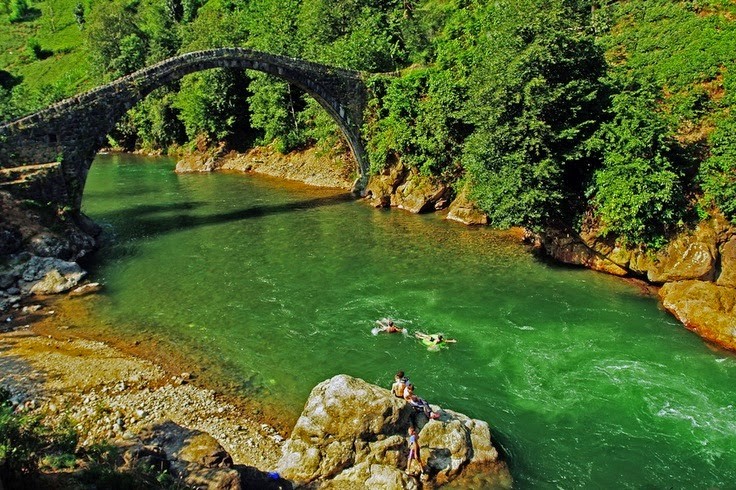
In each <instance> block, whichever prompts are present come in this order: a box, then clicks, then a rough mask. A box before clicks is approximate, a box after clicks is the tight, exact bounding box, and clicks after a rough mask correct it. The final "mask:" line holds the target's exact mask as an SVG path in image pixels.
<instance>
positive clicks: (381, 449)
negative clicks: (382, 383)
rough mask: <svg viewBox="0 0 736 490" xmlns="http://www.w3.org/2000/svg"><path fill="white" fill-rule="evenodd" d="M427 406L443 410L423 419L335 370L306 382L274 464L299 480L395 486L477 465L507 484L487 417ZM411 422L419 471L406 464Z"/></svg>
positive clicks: (431, 481) (429, 482)
mask: <svg viewBox="0 0 736 490" xmlns="http://www.w3.org/2000/svg"><path fill="white" fill-rule="evenodd" d="M433 409H434V410H435V411H437V412H439V413H440V414H441V416H440V418H439V419H437V420H428V419H427V418H426V417H424V415H423V414H415V412H414V409H412V408H411V407H410V406H409V405H408V404H407V403H406V402H405V401H404V400H402V399H398V398H396V397H394V396H393V395H391V393H390V392H389V390H387V389H384V388H381V387H378V386H375V385H372V384H370V383H367V382H365V381H363V380H361V379H358V378H353V377H350V376H347V375H337V376H335V377H333V378H331V379H329V380H326V381H323V382H322V383H320V384H319V385H317V386H316V387H315V388H314V389H313V390H312V393H311V394H310V396H309V399H308V400H307V403H306V405H305V407H304V410H303V411H302V414H301V416H300V417H299V419H298V420H297V423H296V425H295V426H294V430H293V431H292V434H291V437H290V438H289V440H288V441H287V442H286V444H285V445H284V447H283V449H282V456H281V459H280V460H279V463H278V468H277V470H278V472H279V473H280V474H281V476H282V477H284V478H286V479H287V480H291V481H293V482H294V483H295V484H297V485H316V486H318V487H320V488H383V489H401V488H432V487H434V486H436V485H438V484H443V483H446V482H448V481H451V480H453V479H454V478H456V477H458V476H460V475H462V474H464V473H466V472H468V471H473V468H483V471H486V472H488V474H489V481H493V482H494V483H495V484H497V486H498V487H499V488H508V487H510V486H511V477H510V474H509V472H508V469H507V467H506V465H505V464H504V463H503V462H502V461H501V460H500V459H499V455H498V451H496V449H495V448H494V447H493V444H492V443H491V432H490V428H489V427H488V424H487V423H486V422H482V421H480V420H475V419H471V418H469V417H467V416H465V415H462V414H459V413H456V412H453V411H450V410H442V409H441V408H439V407H436V406H435V407H433ZM410 425H415V426H416V427H417V429H418V430H419V443H420V447H421V448H422V458H423V460H424V462H425V464H426V472H425V475H424V476H422V477H421V478H420V477H419V476H418V475H410V474H407V473H406V472H405V469H406V463H407V453H408V448H407V442H406V435H407V431H408V428H409V426H410ZM489 468H490V470H489Z"/></svg>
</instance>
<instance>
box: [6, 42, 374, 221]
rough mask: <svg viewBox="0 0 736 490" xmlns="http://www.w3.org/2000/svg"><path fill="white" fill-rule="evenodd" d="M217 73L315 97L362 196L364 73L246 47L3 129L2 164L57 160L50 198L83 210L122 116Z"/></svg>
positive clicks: (191, 59)
mask: <svg viewBox="0 0 736 490" xmlns="http://www.w3.org/2000/svg"><path fill="white" fill-rule="evenodd" d="M212 68H241V69H249V70H257V71H261V72H264V73H268V74H271V75H274V76H277V77H280V78H282V79H284V80H286V81H287V82H289V83H291V84H293V85H295V86H297V87H299V88H301V89H302V90H304V91H305V92H306V93H308V94H309V95H311V96H312V97H314V98H315V99H316V100H317V102H319V103H320V105H321V106H322V107H323V108H324V109H325V110H326V111H327V112H328V113H329V114H330V115H331V116H332V117H333V118H334V119H335V121H336V122H337V124H338V126H339V128H340V130H341V131H342V133H343V134H344V135H345V138H346V139H347V141H348V144H349V146H350V149H351V151H352V152H353V156H354V157H355V161H356V165H357V170H358V174H359V176H360V177H359V178H358V180H356V182H355V184H354V186H353V191H354V192H357V193H360V192H362V191H363V189H364V188H365V185H366V183H367V178H368V164H367V158H366V155H365V149H364V145H363V140H362V136H361V132H360V128H361V125H362V122H363V120H362V118H363V110H364V108H365V103H366V88H365V84H364V81H363V77H362V74H361V73H360V72H356V71H350V70H344V69H339V68H334V67H330V66H326V65H321V64H319V63H313V62H309V61H304V60H299V59H295V58H289V57H286V56H280V55H274V54H268V53H263V52H259V51H253V50H249V49H244V48H219V49H211V50H206V51H197V52H192V53H186V54H182V55H180V56H176V57H173V58H169V59H167V60H164V61H161V62H160V63H157V64H155V65H152V66H150V67H147V68H144V69H142V70H139V71H137V72H134V73H131V74H130V75H126V76H124V77H122V78H119V79H117V80H115V81H113V82H111V83H109V84H107V85H104V86H101V87H98V88H96V89H93V90H91V91H89V92H86V93H83V94H81V95H78V96H75V97H71V98H69V99H65V100H62V101H61V102H58V103H56V104H54V105H52V106H50V107H48V108H46V109H44V110H41V111H39V112H37V113H35V114H31V115H29V116H26V117H24V118H21V119H18V120H16V121H12V122H9V123H6V124H2V125H0V167H3V168H5V169H7V168H9V167H18V166H21V165H26V164H41V163H47V162H54V161H60V162H61V164H60V166H61V177H62V181H63V186H64V187H65V189H59V190H57V192H52V193H50V194H49V195H54V196H58V197H56V198H55V200H57V201H66V202H59V203H58V204H63V205H67V206H71V207H72V208H73V209H76V210H79V208H80V206H81V201H82V193H83V191H84V185H85V182H86V180H87V172H88V171H89V168H90V166H91V165H92V161H93V160H94V157H95V154H96V153H97V152H98V151H99V149H100V148H102V147H103V146H104V145H105V144H106V140H105V138H106V136H107V134H108V133H109V132H110V131H112V129H113V128H114V126H115V124H116V123H117V122H118V121H119V120H120V119H121V118H122V117H123V115H124V114H125V113H126V112H127V111H128V110H129V109H130V108H131V107H133V106H134V105H135V104H136V103H138V102H139V101H141V100H142V99H143V98H145V97H146V96H147V95H148V94H150V93H151V92H152V91H154V90H155V89H157V88H159V87H161V86H164V85H168V84H170V83H173V82H175V81H178V80H180V79H181V78H182V77H184V76H185V75H188V74H190V73H194V72H198V71H202V70H208V69H212ZM50 185H52V184H50ZM57 185H58V184H57ZM59 191H60V192H59Z"/></svg>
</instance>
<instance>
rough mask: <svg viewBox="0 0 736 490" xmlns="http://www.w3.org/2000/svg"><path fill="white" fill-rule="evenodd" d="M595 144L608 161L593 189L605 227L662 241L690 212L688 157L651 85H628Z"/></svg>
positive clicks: (631, 238) (634, 238)
mask: <svg viewBox="0 0 736 490" xmlns="http://www.w3.org/2000/svg"><path fill="white" fill-rule="evenodd" d="M611 112H612V114H613V117H612V119H611V120H610V121H609V122H607V123H605V124H604V125H603V126H602V127H601V129H600V131H599V132H598V134H597V137H596V139H594V140H593V141H592V142H591V146H592V147H593V148H594V149H595V150H596V151H599V152H601V153H602V155H603V166H602V168H601V169H599V170H598V171H597V172H596V174H595V181H594V183H593V186H592V188H591V190H590V194H591V195H592V200H593V203H594V205H595V210H596V214H597V216H598V217H599V219H600V221H601V224H602V225H603V231H604V232H609V233H613V234H615V235H617V236H621V237H622V238H623V239H624V240H625V241H627V242H630V243H634V244H647V245H653V246H659V245H661V244H663V243H664V240H665V237H666V234H667V232H668V231H671V230H673V229H674V227H675V226H676V225H677V224H678V223H680V222H681V221H682V220H683V218H684V217H685V211H686V209H687V202H686V200H685V188H684V175H683V170H682V169H683V163H682V162H683V157H682V152H681V149H680V147H679V145H678V144H677V142H676V140H675V139H674V137H673V133H672V130H671V129H670V125H669V123H668V121H667V119H666V117H665V116H664V115H663V114H662V113H661V112H660V111H659V110H658V101H657V99H656V97H655V94H654V93H653V91H652V89H651V88H642V89H639V90H633V89H629V90H623V91H621V92H620V93H619V94H617V95H616V96H614V98H613V104H612V107H611Z"/></svg>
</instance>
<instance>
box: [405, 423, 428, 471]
mask: <svg viewBox="0 0 736 490" xmlns="http://www.w3.org/2000/svg"><path fill="white" fill-rule="evenodd" d="M408 442H409V457H408V458H407V461H406V472H407V473H409V471H410V470H411V464H412V462H414V461H416V462H417V463H419V472H420V473H424V463H422V456H421V455H420V454H419V451H420V448H419V435H418V434H417V430H416V429H415V428H414V426H413V425H412V426H409V441H408Z"/></svg>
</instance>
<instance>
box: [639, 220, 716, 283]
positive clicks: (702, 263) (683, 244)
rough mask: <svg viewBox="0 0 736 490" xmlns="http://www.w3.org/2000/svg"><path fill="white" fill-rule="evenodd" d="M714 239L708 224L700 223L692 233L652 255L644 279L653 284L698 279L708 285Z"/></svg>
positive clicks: (709, 222) (713, 270)
mask: <svg viewBox="0 0 736 490" xmlns="http://www.w3.org/2000/svg"><path fill="white" fill-rule="evenodd" d="M717 243H718V237H717V235H716V230H715V229H714V227H713V225H712V223H711V221H704V222H702V223H700V224H699V225H698V226H697V227H696V228H695V230H694V231H693V232H692V233H682V234H680V235H679V236H678V237H677V238H676V239H674V240H673V241H671V242H670V243H669V244H668V245H667V247H665V249H664V250H662V251H660V252H659V253H657V255H656V260H654V261H653V262H652V264H651V266H650V267H649V270H648V271H647V279H649V281H651V282H655V283H665V282H674V281H684V280H688V279H699V280H703V281H711V280H713V278H714V276H715V264H716V257H717V255H718V248H717Z"/></svg>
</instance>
